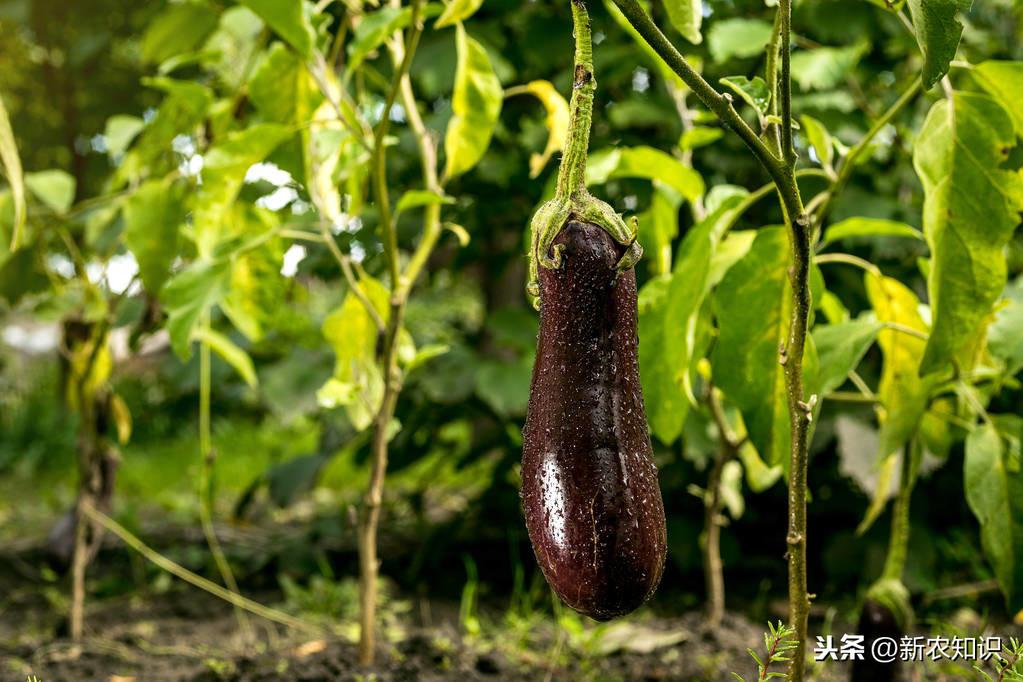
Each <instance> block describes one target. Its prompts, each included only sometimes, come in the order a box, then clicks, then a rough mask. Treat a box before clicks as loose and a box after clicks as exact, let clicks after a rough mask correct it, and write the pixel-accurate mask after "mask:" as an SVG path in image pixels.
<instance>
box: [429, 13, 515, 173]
mask: <svg viewBox="0 0 1023 682" xmlns="http://www.w3.org/2000/svg"><path fill="white" fill-rule="evenodd" d="M455 36H456V38H455V44H456V47H457V51H458V65H457V67H456V69H455V92H454V95H452V99H451V110H452V112H453V113H454V115H453V116H452V117H451V121H450V122H449V123H448V129H447V132H446V134H445V135H444V152H445V154H446V156H447V160H446V162H445V166H444V175H446V176H447V177H448V178H453V177H455V176H457V175H461V174H462V173H465V172H466V171H468V170H469V169H471V168H472V167H473V166H475V165H476V164H477V163H478V162H479V160H480V159H481V158H482V157H483V153H484V152H485V151H487V147H488V146H489V145H490V137H491V135H493V134H494V126H496V125H497V118H498V116H500V114H501V102H502V100H503V98H504V91H503V90H502V89H501V82H500V81H499V80H498V79H497V74H495V73H494V69H493V67H492V66H491V65H490V58H489V57H488V56H487V51H486V50H485V49H483V46H482V45H480V44H479V43H478V42H476V41H475V40H473V39H472V38H471V37H470V36H469V35H468V34H467V33H466V32H465V28H464V27H463V26H462V25H461V24H458V26H457V27H456V31H455Z"/></svg>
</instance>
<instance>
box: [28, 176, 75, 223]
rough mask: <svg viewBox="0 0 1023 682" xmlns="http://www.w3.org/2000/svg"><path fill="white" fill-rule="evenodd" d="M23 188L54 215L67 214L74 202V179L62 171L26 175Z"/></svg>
mask: <svg viewBox="0 0 1023 682" xmlns="http://www.w3.org/2000/svg"><path fill="white" fill-rule="evenodd" d="M25 186H26V187H28V190H29V191H30V192H32V194H34V195H35V196H36V198H37V199H39V201H41V202H43V203H44V204H45V205H46V207H47V208H49V209H50V210H51V211H53V212H54V213H67V210H68V209H69V208H71V204H72V202H74V200H75V179H74V178H73V177H72V176H71V175H70V174H69V173H65V172H64V171H62V170H56V169H54V170H45V171H39V172H37V173H26V174H25Z"/></svg>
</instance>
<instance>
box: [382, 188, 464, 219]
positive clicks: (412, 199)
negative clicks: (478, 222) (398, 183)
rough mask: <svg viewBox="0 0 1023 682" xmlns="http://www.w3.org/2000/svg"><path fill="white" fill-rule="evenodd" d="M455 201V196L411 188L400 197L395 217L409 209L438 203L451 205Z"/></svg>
mask: <svg viewBox="0 0 1023 682" xmlns="http://www.w3.org/2000/svg"><path fill="white" fill-rule="evenodd" d="M453 203H455V198H454V197H449V196H448V195H446V194H440V193H438V192H431V191H430V190H428V189H410V190H409V191H407V192H405V193H404V194H402V195H401V198H400V199H398V203H397V204H396V205H395V207H394V219H395V220H397V219H398V216H399V215H401V214H402V213H403V212H404V211H408V210H409V209H413V208H420V207H423V206H436V205H437V204H444V205H448V206H450V205H451V204H453Z"/></svg>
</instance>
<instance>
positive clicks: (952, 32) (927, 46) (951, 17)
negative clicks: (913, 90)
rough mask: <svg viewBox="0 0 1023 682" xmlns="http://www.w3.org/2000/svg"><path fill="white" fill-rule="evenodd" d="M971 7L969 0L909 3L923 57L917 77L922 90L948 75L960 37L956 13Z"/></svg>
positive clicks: (960, 28) (911, 1) (923, 0)
mask: <svg viewBox="0 0 1023 682" xmlns="http://www.w3.org/2000/svg"><path fill="white" fill-rule="evenodd" d="M972 4H973V0H909V14H910V16H911V17H912V18H913V28H914V30H915V32H916V40H917V43H918V44H919V45H920V52H922V53H923V55H924V68H923V72H922V73H921V74H920V78H921V79H922V80H923V84H924V88H925V89H930V87H931V86H932V85H934V84H935V83H937V82H938V81H939V80H941V77H942V76H944V75H945V74H946V73H948V65H949V63H950V62H951V61H952V60H953V59H955V56H956V50H957V49H958V47H959V39H960V38H962V35H963V25H962V23H960V21H959V19H958V16H959V13H960V12H967V11H969V9H970V6H971V5H972Z"/></svg>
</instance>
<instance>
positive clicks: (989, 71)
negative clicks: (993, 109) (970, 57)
mask: <svg viewBox="0 0 1023 682" xmlns="http://www.w3.org/2000/svg"><path fill="white" fill-rule="evenodd" d="M970 75H971V76H973V78H974V79H976V81H977V82H978V83H979V84H980V86H981V87H982V88H984V89H985V90H986V91H987V92H988V94H989V95H991V96H992V97H994V98H995V99H997V100H998V103H999V104H1001V105H1002V107H1004V108H1005V110H1006V111H1008V112H1009V114H1010V115H1011V116H1012V121H1013V124H1014V125H1015V127H1016V137H1023V102H1021V101H1020V98H1019V93H1020V92H1023V62H1009V61H995V60H989V61H986V62H984V63H982V64H978V65H977V66H976V67H974V69H973V70H972V71H970Z"/></svg>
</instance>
